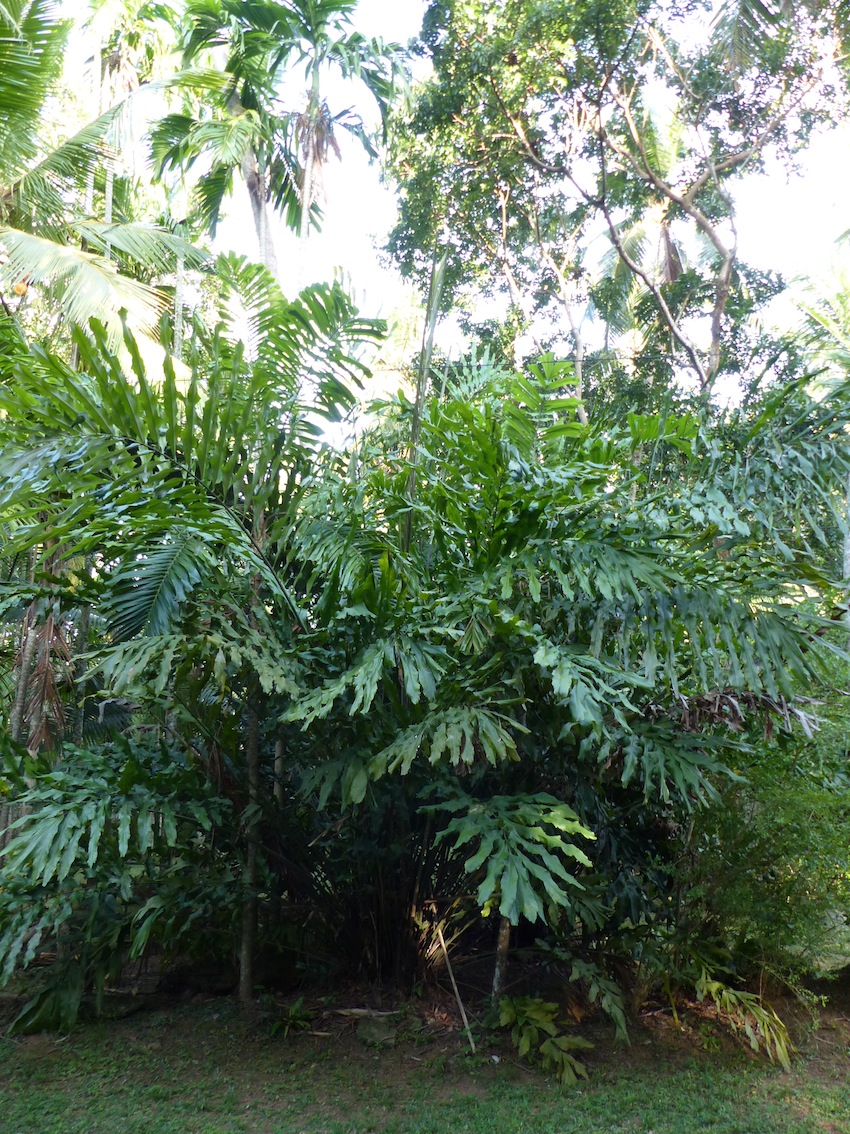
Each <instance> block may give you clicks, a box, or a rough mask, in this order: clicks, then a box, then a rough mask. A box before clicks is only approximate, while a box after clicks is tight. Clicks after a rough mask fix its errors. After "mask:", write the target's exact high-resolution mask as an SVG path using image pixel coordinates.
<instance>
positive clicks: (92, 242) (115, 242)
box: [72, 221, 209, 271]
mask: <svg viewBox="0 0 850 1134" xmlns="http://www.w3.org/2000/svg"><path fill="white" fill-rule="evenodd" d="M72 228H73V229H74V231H76V233H77V234H78V235H79V236H80V237H82V239H83V240H85V242H86V245H87V247H89V248H91V249H93V250H95V251H97V252H101V253H104V254H105V253H107V251H108V250H109V249H112V250H114V251H116V252H122V253H124V254H125V255H126V256H129V257H130V258H131V259H133V260H137V261H138V262H139V263H140V264H144V265H145V266H147V267H156V268H158V269H159V270H160V271H168V270H170V269H173V267H174V265H175V264H176V262H177V260H178V259H180V258H182V260H183V262H184V265H185V266H186V267H198V266H200V265H201V264H204V263H205V262H206V261H207V260H208V259H209V257H208V256H207V254H206V253H205V252H203V251H201V249H199V248H196V247H195V246H194V245H193V244H190V243H189V242H188V241H186V240H183V239H182V238H181V237H179V236H175V235H174V233H172V232H169V231H168V230H167V229H164V228H158V227H156V226H155V225H148V224H102V223H100V222H97V221H77V222H76V223H73V224H72Z"/></svg>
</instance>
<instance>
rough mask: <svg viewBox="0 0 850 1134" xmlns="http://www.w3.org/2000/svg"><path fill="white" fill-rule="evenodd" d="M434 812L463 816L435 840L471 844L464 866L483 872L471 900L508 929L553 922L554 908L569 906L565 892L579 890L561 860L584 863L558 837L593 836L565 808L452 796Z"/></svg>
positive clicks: (548, 801) (534, 799) (545, 798)
mask: <svg viewBox="0 0 850 1134" xmlns="http://www.w3.org/2000/svg"><path fill="white" fill-rule="evenodd" d="M434 810H435V811H441V810H442V811H448V812H450V813H456V812H458V811H460V812H463V814H461V815H458V816H457V817H456V818H454V819H452V820H451V821H450V822H449V824H448V826H447V827H445V828H444V829H443V830H442V831H440V833H439V836H438V840H442V839H443V838H452V837H453V838H454V849H455V850H458V849H459V848H460V847H463V846H466V845H467V844H468V843H473V844H477V849H476V852H475V854H473V855H472V857H471V858H468V859H467V860H466V862H465V864H464V866H465V869H466V871H467V872H468V873H470V874H473V875H474V874H476V873H477V872H478V871H479V870H480V869H481V868H482V867H485V866H486V874H485V876H484V878H483V879H482V881H481V883H480V885H479V887H478V896H477V901H478V904H479V906H481V908H482V910H483V912H484V914H485V915H486V914H488V913H489V912H490V911H491V909H493V908H498V910H499V913H500V914H501V916H502V917H506V918H507V919H508V920H509V921H510V922H511V924H512V925H517V924H518V922H519V920H520V917H523V918H525V919H526V920H527V921H530V922H535V921H537V920H538V919H540V920H542V921H547V920H548V921H553V920H555V919H556V917H557V915H556V914H555V913H554V909H555V908H556V907H565V906H566V907H569V905H570V899H569V889H568V887H573V886H574V887H578V888H579V889H581V883H580V882H579V881H578V880H577V879H576V877H575V875H574V874H571V873H570V872H569V871H568V870H567V869H566V867H565V865H564V860H565V859H574V860H575V861H576V862H579V863H581V864H582V865H584V866H590V859H589V858H588V857H587V855H586V854H585V853H584V851H582V850H581V849H580V847H578V846H576V844H575V843H572V842H568V841H566V840H565V839H564V838H563V836H564V835H581V836H582V837H583V838H586V839H592V838H593V837H594V835H593V832H592V831H590V830H588V828H587V827H585V826H584V825H583V824H582V823H580V822H579V819H578V816H577V815H576V813H575V812H574V811H573V810H572V809H571V808H569V807H567V806H566V804H564V803H560V802H559V801H558V800H557V799H555V798H554V797H553V796H551V795H545V794H543V793H540V794H538V795H533V796H525V797H523V796H508V797H506V796H491V797H490V798H489V799H487V800H484V801H478V800H475V799H472V798H470V797H469V796H468V795H465V794H464V793H462V792H458V793H457V795H456V796H455V797H454V798H453V799H449V800H447V801H446V802H444V803H439V804H436V805H434ZM547 911H548V912H547Z"/></svg>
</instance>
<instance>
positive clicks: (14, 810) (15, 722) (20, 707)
mask: <svg viewBox="0 0 850 1134" xmlns="http://www.w3.org/2000/svg"><path fill="white" fill-rule="evenodd" d="M37 648H38V629H37V627H36V626H34V625H32V623H31V621H30V618H29V615H27V618H26V620H25V622H24V628H23V631H22V633H21V660H20V665H19V666H18V681H17V684H16V686H15V696H14V700H13V701H12V711H11V714H10V716H9V735H10V737H11V738H12V740H15V741H17V742H18V743H22V742H23V741H24V740H25V739H26V737H25V736H24V725H25V717H26V704H27V693H28V692H29V684H30V676H31V674H32V666H33V662H34V661H35V652H36V649H37ZM19 814H20V805H19V804H17V803H15V802H14V800H10V801H9V802H8V803H4V804H3V805H2V806H0V849H2V848H3V847H5V846H6V845H7V844H8V842H9V840H10V839H11V833H10V831H9V827H10V826H11V825H12V823H14V821H15V820H16V819H17V818H18V815H19Z"/></svg>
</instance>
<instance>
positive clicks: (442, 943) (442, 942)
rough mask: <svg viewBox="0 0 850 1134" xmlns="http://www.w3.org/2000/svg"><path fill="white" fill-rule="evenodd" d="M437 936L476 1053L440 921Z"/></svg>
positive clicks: (473, 1051) (472, 1047) (468, 1036)
mask: <svg viewBox="0 0 850 1134" xmlns="http://www.w3.org/2000/svg"><path fill="white" fill-rule="evenodd" d="M437 937H438V938H439V939H440V947H441V949H442V950H443V957H444V958H445V962H446V968H447V969H448V971H449V980H450V981H451V982H452V988H453V989H454V994H455V1000H456V1001H457V1006H458V1008H459V1009H460V1016H461V1019H462V1020H463V1026H464V1028H465V1029H466V1038H467V1039H468V1040H469V1049H470V1051H471V1052H472V1054H473V1055H475V1040H474V1039H473V1038H472V1029H471V1028H470V1026H469V1020H468V1019H467V1015H466V1009H465V1008H464V1006H463V1001H462V1000H461V998H460V992H458V987H457V981H456V980H455V974H454V969H453V968H452V963H451V961H450V960H449V951H448V949H447V948H446V942H445V938H444V937H443V929H442V926H441V925H440V924H439V922H438V923H437Z"/></svg>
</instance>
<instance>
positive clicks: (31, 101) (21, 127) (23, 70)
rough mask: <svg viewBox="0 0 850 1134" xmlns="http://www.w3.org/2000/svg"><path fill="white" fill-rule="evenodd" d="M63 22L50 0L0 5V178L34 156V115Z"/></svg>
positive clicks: (52, 73) (50, 78)
mask: <svg viewBox="0 0 850 1134" xmlns="http://www.w3.org/2000/svg"><path fill="white" fill-rule="evenodd" d="M69 26H70V25H69V24H68V22H67V20H65V19H63V18H62V17H61V16H60V14H59V10H58V7H57V6H56V5H55V4H54V3H53V2H52V0H27V2H23V0H15V2H7V4H6V5H5V7H4V8H3V9H2V11H0V180H2V179H4V177H5V176H7V172H6V171H13V174H12V175H13V176H14V173H16V172H17V171H18V170H20V169H22V168H23V167H24V166H26V165H27V164H28V163H29V162H30V161H31V160H32V159H33V158H34V157H35V156H36V153H37V144H36V139H37V137H38V130H37V126H38V120H39V117H40V115H41V111H42V107H43V106H44V100H45V98H46V97H47V95H48V93H49V92H50V90H51V88H52V87H53V85H54V83H55V82H56V80H57V79H58V78H59V75H60V73H61V68H62V61H63V54H64V49H65V42H66V38H67V32H68V28H69Z"/></svg>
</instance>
